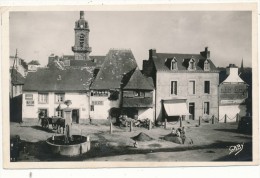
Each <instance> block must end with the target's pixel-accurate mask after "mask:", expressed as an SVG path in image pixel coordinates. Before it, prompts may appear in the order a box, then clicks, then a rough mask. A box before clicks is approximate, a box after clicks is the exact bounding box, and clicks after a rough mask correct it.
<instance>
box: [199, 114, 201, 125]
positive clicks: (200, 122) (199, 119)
mask: <svg viewBox="0 0 260 178" xmlns="http://www.w3.org/2000/svg"><path fill="white" fill-rule="evenodd" d="M200 124H201V116H200V117H199V125H200Z"/></svg>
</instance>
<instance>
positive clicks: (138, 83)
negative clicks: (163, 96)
mask: <svg viewBox="0 0 260 178" xmlns="http://www.w3.org/2000/svg"><path fill="white" fill-rule="evenodd" d="M124 89H128V90H131V89H141V90H153V86H152V85H151V84H150V82H149V81H148V79H147V78H146V77H145V76H144V75H143V74H142V73H141V71H140V70H139V69H138V68H136V69H135V71H134V73H133V74H132V75H131V77H130V79H129V81H128V82H127V84H126V86H124Z"/></svg>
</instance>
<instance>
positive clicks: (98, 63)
mask: <svg viewBox="0 0 260 178" xmlns="http://www.w3.org/2000/svg"><path fill="white" fill-rule="evenodd" d="M89 57H90V59H92V60H95V64H96V67H101V66H102V64H103V63H104V60H105V57H106V56H89Z"/></svg>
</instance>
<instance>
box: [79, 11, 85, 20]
mask: <svg viewBox="0 0 260 178" xmlns="http://www.w3.org/2000/svg"><path fill="white" fill-rule="evenodd" d="M80 19H84V11H80Z"/></svg>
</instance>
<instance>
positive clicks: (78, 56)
mask: <svg viewBox="0 0 260 178" xmlns="http://www.w3.org/2000/svg"><path fill="white" fill-rule="evenodd" d="M74 31H75V44H74V46H72V51H73V52H74V56H75V60H90V57H89V53H90V52H91V47H89V26H88V22H87V21H86V20H85V19H84V12H83V11H80V19H79V20H77V21H76V22H75V28H74Z"/></svg>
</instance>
